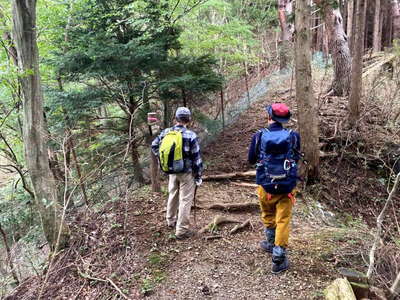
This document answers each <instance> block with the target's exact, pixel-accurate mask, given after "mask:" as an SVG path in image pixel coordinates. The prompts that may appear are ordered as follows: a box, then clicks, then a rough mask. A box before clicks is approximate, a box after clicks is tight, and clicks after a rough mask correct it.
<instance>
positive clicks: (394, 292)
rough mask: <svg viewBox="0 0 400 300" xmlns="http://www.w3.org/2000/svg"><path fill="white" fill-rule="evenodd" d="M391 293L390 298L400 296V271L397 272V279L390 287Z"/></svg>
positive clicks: (391, 299)
mask: <svg viewBox="0 0 400 300" xmlns="http://www.w3.org/2000/svg"><path fill="white" fill-rule="evenodd" d="M390 293H391V295H390V297H389V299H390V300H394V299H395V298H396V297H398V296H400V272H399V274H397V276H396V279H395V280H394V282H393V284H392V286H391V288H390Z"/></svg>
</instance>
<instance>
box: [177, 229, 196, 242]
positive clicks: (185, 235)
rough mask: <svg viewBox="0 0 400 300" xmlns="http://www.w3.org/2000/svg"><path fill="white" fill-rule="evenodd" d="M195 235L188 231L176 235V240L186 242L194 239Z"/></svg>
mask: <svg viewBox="0 0 400 300" xmlns="http://www.w3.org/2000/svg"><path fill="white" fill-rule="evenodd" d="M194 235H195V233H194V232H193V231H190V230H188V231H186V232H185V233H181V234H177V235H176V239H177V240H184V239H187V238H190V237H192V236H194Z"/></svg>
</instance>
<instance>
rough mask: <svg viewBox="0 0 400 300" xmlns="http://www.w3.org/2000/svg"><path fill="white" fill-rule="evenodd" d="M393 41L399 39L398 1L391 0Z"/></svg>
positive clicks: (399, 9)
mask: <svg viewBox="0 0 400 300" xmlns="http://www.w3.org/2000/svg"><path fill="white" fill-rule="evenodd" d="M392 16H393V39H394V40H396V39H400V6H399V0H392Z"/></svg>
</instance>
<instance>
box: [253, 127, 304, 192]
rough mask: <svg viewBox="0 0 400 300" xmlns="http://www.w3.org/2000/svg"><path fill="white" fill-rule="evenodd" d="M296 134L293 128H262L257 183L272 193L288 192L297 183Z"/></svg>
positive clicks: (258, 148)
mask: <svg viewBox="0 0 400 300" xmlns="http://www.w3.org/2000/svg"><path fill="white" fill-rule="evenodd" d="M295 145H296V136H295V135H294V134H292V131H291V130H286V129H283V130H278V131H269V130H268V129H262V130H261V132H260V137H259V140H258V145H257V146H256V147H257V148H256V149H257V152H258V163H257V175H256V183H257V184H259V185H261V186H262V187H263V188H264V189H265V191H266V192H267V193H270V194H288V193H290V192H291V191H292V190H293V189H294V188H295V186H296V184H297V179H298V177H297V163H296V159H295V157H296V156H295V149H294V147H295Z"/></svg>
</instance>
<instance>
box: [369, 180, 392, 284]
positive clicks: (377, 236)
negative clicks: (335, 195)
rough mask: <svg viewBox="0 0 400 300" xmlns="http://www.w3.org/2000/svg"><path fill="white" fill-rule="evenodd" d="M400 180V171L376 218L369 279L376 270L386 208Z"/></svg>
mask: <svg viewBox="0 0 400 300" xmlns="http://www.w3.org/2000/svg"><path fill="white" fill-rule="evenodd" d="M399 181H400V173H398V174H397V176H396V179H395V181H394V184H393V188H392V190H391V192H390V194H389V196H388V198H387V200H386V203H385V206H384V207H383V208H382V211H381V213H380V214H379V216H378V218H377V219H376V223H377V230H376V233H375V239H374V243H373V244H372V247H371V251H370V252H369V266H368V271H367V277H368V279H370V278H371V275H372V272H373V270H374V265H375V252H376V249H377V248H378V243H379V240H380V237H381V233H382V223H383V218H384V216H385V213H386V210H387V208H388V206H389V203H390V202H391V201H392V198H393V196H394V195H395V194H396V192H397V188H398V186H399ZM397 277H399V276H397ZM397 279H398V278H397ZM397 279H396V280H397ZM395 283H396V282H395ZM397 285H399V283H397Z"/></svg>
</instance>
